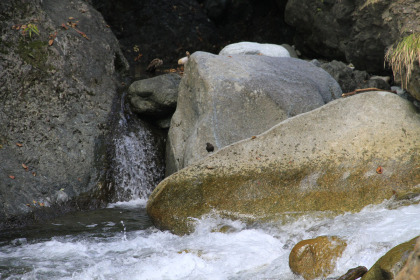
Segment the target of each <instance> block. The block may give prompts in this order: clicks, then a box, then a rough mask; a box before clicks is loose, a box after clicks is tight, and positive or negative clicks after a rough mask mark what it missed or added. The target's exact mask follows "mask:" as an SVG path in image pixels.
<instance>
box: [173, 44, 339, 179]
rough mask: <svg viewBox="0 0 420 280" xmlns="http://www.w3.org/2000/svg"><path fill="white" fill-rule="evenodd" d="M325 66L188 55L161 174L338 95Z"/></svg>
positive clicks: (247, 57)
mask: <svg viewBox="0 0 420 280" xmlns="http://www.w3.org/2000/svg"><path fill="white" fill-rule="evenodd" d="M341 93H342V92H341V89H340V87H339V85H338V84H337V82H336V81H335V80H334V79H333V78H332V77H331V76H330V75H329V74H328V73H327V72H325V71H324V70H322V69H321V68H319V67H316V66H314V65H313V64H311V63H309V62H306V61H303V60H300V59H295V58H286V57H283V58H278V57H268V56H258V55H232V56H230V57H227V56H218V55H213V54H209V53H205V52H196V53H194V54H193V55H191V57H190V59H189V61H188V63H187V65H186V68H185V72H184V76H183V78H182V80H181V83H180V86H179V96H178V105H177V109H176V112H175V114H174V115H173V117H172V121H171V128H170V130H169V134H168V142H167V148H166V174H167V175H169V174H172V173H173V172H176V171H177V170H179V169H181V168H183V167H185V166H187V165H189V164H191V163H193V162H195V161H197V160H198V159H200V158H203V157H204V156H206V155H207V151H206V149H205V147H206V143H207V142H209V143H211V144H213V145H214V147H215V150H218V149H220V148H222V147H224V146H226V145H229V144H231V143H234V142H236V141H239V140H242V139H244V138H247V137H251V136H252V135H256V134H260V133H262V132H263V131H265V130H267V129H269V128H271V127H272V126H274V125H276V124H278V123H279V122H281V121H283V120H285V119H286V118H288V117H292V116H296V115H298V114H301V113H303V112H307V111H310V110H313V109H315V108H318V107H320V106H322V105H324V104H325V103H328V102H329V101H331V100H333V99H335V98H339V97H341Z"/></svg>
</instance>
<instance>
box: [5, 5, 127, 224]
mask: <svg viewBox="0 0 420 280" xmlns="http://www.w3.org/2000/svg"><path fill="white" fill-rule="evenodd" d="M69 17H73V18H74V20H73V21H74V22H76V21H78V25H77V29H78V30H79V31H80V32H83V33H84V34H85V37H84V36H82V34H81V33H78V32H77V31H76V30H75V29H73V28H68V29H67V30H66V29H64V28H62V27H61V24H63V23H66V22H68V21H69ZM0 19H1V20H0V26H1V30H2V35H3V36H2V38H1V40H3V41H2V42H1V44H0V45H1V47H0V69H1V74H0V77H1V81H0V92H1V94H0V162H1V165H0V229H1V228H2V227H6V226H15V225H17V224H25V223H26V222H30V221H33V220H38V219H39V218H40V217H41V216H43V215H44V214H45V215H47V214H48V215H50V214H51V215H55V214H58V213H59V212H60V211H67V210H69V209H80V208H90V207H96V206H98V205H100V204H101V202H104V201H106V200H107V195H108V192H109V189H108V185H107V183H108V181H107V180H106V172H107V170H108V169H107V168H108V163H109V162H108V161H107V155H108V150H107V149H108V148H109V146H108V142H107V135H108V134H109V131H110V130H109V128H110V119H111V118H112V106H113V103H114V100H115V98H116V97H117V87H118V85H119V81H118V78H117V72H118V71H126V70H127V67H128V65H127V63H126V61H125V58H124V57H123V55H122V53H121V50H120V49H119V45H118V41H117V40H116V38H115V37H114V35H113V34H112V32H111V31H110V30H109V28H107V27H106V23H105V21H104V20H103V18H102V16H101V15H100V14H99V13H98V12H97V11H96V10H94V9H93V8H92V7H91V6H90V5H88V4H87V3H86V2H85V1H78V0H76V1H66V0H65V1H53V0H43V1H31V3H29V2H27V1H9V0H4V1H1V4H0ZM70 21H71V20H70ZM28 23H33V24H35V25H36V26H37V27H38V29H39V35H36V34H32V36H31V37H29V36H28V35H26V37H24V36H22V34H21V33H20V31H17V30H13V29H12V28H11V26H12V25H18V24H28ZM55 32H57V33H56V37H55V40H54V41H52V45H51V46H49V44H48V42H49V40H50V39H51V37H49V35H50V34H55ZM16 143H18V144H16ZM11 176H12V177H11ZM12 178H13V179H12ZM58 206H60V207H58Z"/></svg>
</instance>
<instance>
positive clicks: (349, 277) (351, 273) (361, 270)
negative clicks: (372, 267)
mask: <svg viewBox="0 0 420 280" xmlns="http://www.w3.org/2000/svg"><path fill="white" fill-rule="evenodd" d="M367 271H368V270H367V268H366V267H364V266H358V267H355V268H352V269H349V270H348V271H347V272H346V274H344V275H342V276H340V278H338V279H337V280H356V279H358V278H360V277H362V276H363V275H365V273H366V272H367Z"/></svg>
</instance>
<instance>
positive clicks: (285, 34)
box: [93, 0, 292, 78]
mask: <svg viewBox="0 0 420 280" xmlns="http://www.w3.org/2000/svg"><path fill="white" fill-rule="evenodd" d="M285 4H286V3H285V1H284V0H282V1H274V0H262V1H252V0H240V1H231V0H226V1H196V0H170V1H169V0H155V1H148V0H121V1H117V2H116V1H113V0H93V5H94V6H95V7H96V8H97V9H98V10H99V11H100V12H102V14H103V15H104V17H105V19H106V20H107V22H108V24H109V25H110V27H111V29H112V30H113V32H114V33H115V34H116V36H117V38H118V39H119V40H120V43H121V46H122V49H123V52H124V55H125V56H126V58H127V59H128V61H129V63H130V65H131V66H132V69H136V73H135V74H136V75H138V76H137V77H138V78H145V77H150V76H151V75H152V74H149V73H146V72H145V70H146V67H147V65H148V63H149V62H150V61H151V60H152V59H154V58H156V57H159V58H161V59H162V60H163V61H164V65H162V69H167V68H176V67H177V64H176V63H177V61H178V59H179V58H181V57H184V56H185V51H190V52H191V53H193V52H195V51H207V52H211V53H218V52H219V51H220V49H221V48H222V47H223V46H225V45H228V44H230V43H233V42H239V41H253V42H261V43H274V44H282V43H291V38H292V29H291V28H290V27H289V26H288V25H286V24H285V23H284V19H283V18H284V16H283V14H284V13H283V11H284V6H285ZM157 74H159V71H157Z"/></svg>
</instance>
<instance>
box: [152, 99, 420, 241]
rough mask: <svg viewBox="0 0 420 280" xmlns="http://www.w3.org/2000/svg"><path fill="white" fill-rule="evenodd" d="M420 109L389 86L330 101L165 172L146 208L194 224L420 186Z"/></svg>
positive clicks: (271, 214) (338, 205) (299, 210)
mask: <svg viewBox="0 0 420 280" xmlns="http://www.w3.org/2000/svg"><path fill="white" fill-rule="evenodd" d="M419 139H420V116H419V114H418V113H417V111H416V109H415V107H414V105H413V104H412V103H411V102H409V101H407V100H405V99H403V98H401V97H399V96H397V95H395V94H392V93H388V92H368V93H363V94H359V95H355V96H352V97H348V98H343V99H338V100H335V101H332V102H330V103H328V104H326V105H324V106H322V107H321V108H318V109H315V110H313V111H310V112H307V113H304V114H300V115H298V116H295V117H293V118H289V119H287V120H285V121H283V122H281V123H279V124H278V125H276V126H274V127H273V128H272V129H270V130H268V131H267V132H265V133H262V134H260V135H258V136H256V137H251V138H248V139H245V140H243V141H240V142H237V143H234V144H232V145H229V146H227V147H225V148H223V149H221V150H219V151H218V152H216V153H214V154H213V155H210V156H208V157H206V158H204V159H202V160H200V161H199V162H197V163H195V164H193V165H191V166H188V167H186V168H184V169H183V170H180V171H179V172H177V173H175V174H173V175H172V176H170V177H168V178H166V179H165V180H163V181H162V182H161V183H160V184H159V185H158V186H157V188H156V189H155V190H154V192H153V193H152V195H151V196H150V198H149V201H148V204H147V211H148V213H149V215H150V217H151V218H152V220H153V222H154V223H155V225H156V226H158V227H159V228H162V229H169V230H172V231H173V232H176V233H178V234H183V233H188V232H189V231H190V230H191V229H192V228H193V225H192V224H190V219H189V217H194V218H198V217H201V216H202V215H203V214H206V213H208V212H210V211H215V212H217V213H219V214H220V215H222V216H227V217H232V218H235V219H236V218H237V219H241V220H244V221H247V222H264V221H270V220H283V219H287V218H288V217H293V216H299V215H303V214H307V213H313V212H314V211H315V212H316V211H323V213H325V214H329V213H331V214H336V213H343V212H345V211H359V210H361V209H362V208H363V207H365V206H366V205H369V204H376V203H381V202H382V201H383V200H384V199H389V198H391V197H393V196H396V197H404V196H407V195H411V194H419V193H420V168H419V166H420V159H419V157H418V156H417V155H418V153H419V152H420V142H419Z"/></svg>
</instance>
